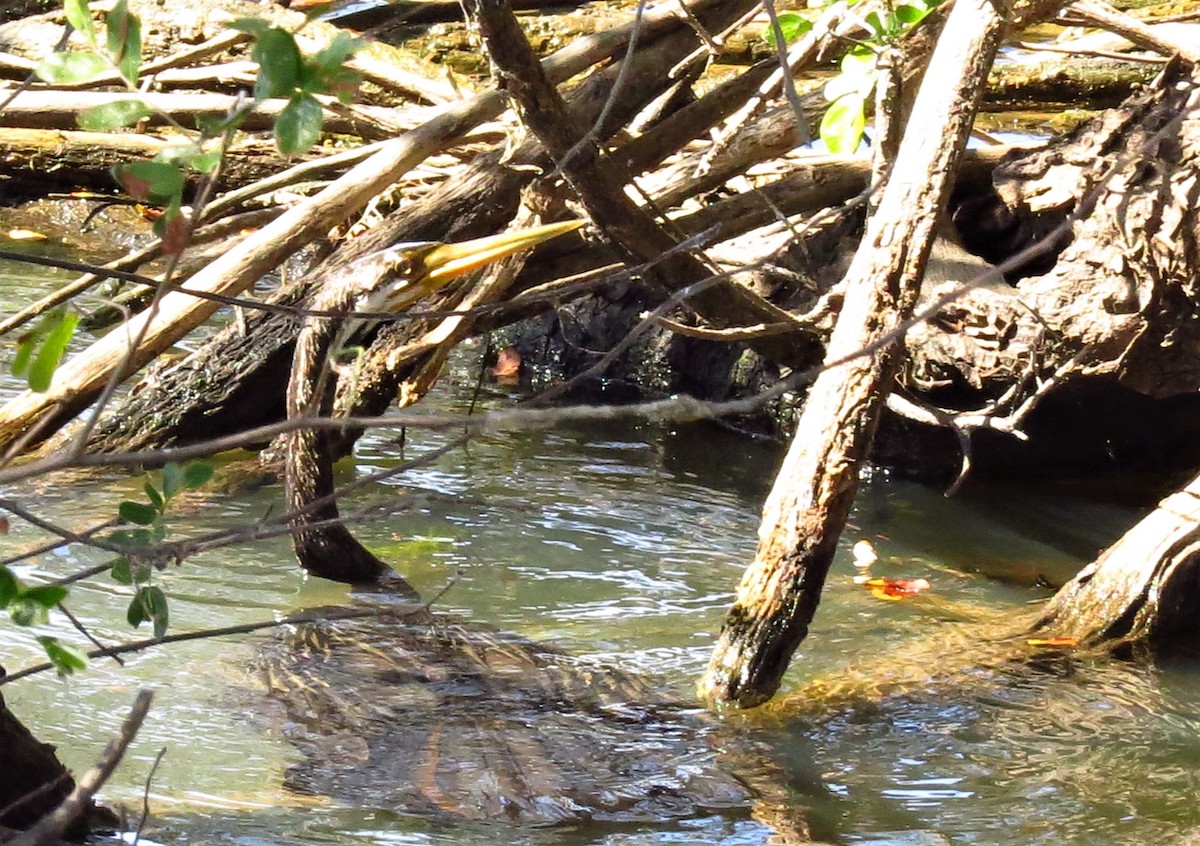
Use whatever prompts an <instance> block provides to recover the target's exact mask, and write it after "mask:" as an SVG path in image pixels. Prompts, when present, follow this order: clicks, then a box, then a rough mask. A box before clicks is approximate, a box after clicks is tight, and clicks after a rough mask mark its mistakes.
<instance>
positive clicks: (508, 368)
mask: <svg viewBox="0 0 1200 846" xmlns="http://www.w3.org/2000/svg"><path fill="white" fill-rule="evenodd" d="M488 373H490V374H491V375H492V376H493V377H495V379H496V381H497V382H501V383H503V384H506V385H510V384H513V383H515V382H518V381H520V378H521V354H520V353H519V352H517V348H516V347H513V346H508V347H504V348H503V349H501V350H500V354H499V355H498V356H497V357H496V363H495V364H494V365H493V366H492V367H489V368H488Z"/></svg>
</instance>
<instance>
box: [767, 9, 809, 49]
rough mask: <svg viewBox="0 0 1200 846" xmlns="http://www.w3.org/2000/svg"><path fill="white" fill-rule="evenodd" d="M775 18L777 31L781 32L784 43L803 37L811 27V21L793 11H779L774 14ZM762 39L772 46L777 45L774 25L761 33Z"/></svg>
mask: <svg viewBox="0 0 1200 846" xmlns="http://www.w3.org/2000/svg"><path fill="white" fill-rule="evenodd" d="M775 20H776V21H777V22H778V24H779V32H780V33H782V34H783V43H784V44H791V43H792V42H793V41H796V40H797V39H799V38H803V37H804V36H805V35H808V33H809V31H810V30H812V27H813V25H812V21H810V20H809V19H808V18H806V17H804V16H803V15H798V14H796V13H795V12H780V13H779V14H778V15H776V16H775ZM763 40H765V41H766V42H767V43H768V44H770V45H771V46H772V47H778V46H779V40H778V39H777V38H776V37H775V27H773V26H771V27H767V31H766V32H765V33H763Z"/></svg>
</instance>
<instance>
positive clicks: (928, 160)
mask: <svg viewBox="0 0 1200 846" xmlns="http://www.w3.org/2000/svg"><path fill="white" fill-rule="evenodd" d="M1056 5H1057V4H1053V3H1041V4H1033V5H1025V6H1023V7H1021V12H1020V13H1019V15H1020V16H1021V17H1023V18H1024V19H1025V20H1032V19H1035V18H1037V17H1040V16H1042V15H1044V14H1046V13H1047V12H1050V11H1052V10H1053V9H1054V8H1056ZM1009 23H1010V21H1009V20H1008V19H1007V18H1006V14H1005V11H1004V10H1002V9H999V8H997V7H994V6H993V5H991V3H988V2H977V3H964V2H959V3H957V4H955V7H954V9H953V10H952V11H951V13H950V17H949V19H948V20H947V23H946V28H945V30H944V31H943V33H942V36H941V37H940V38H939V40H938V45H937V47H936V48H935V50H934V53H933V57H932V59H931V61H930V66H929V70H928V71H927V72H926V74H925V80H926V82H925V84H923V85H922V86H921V89H920V92H919V93H918V95H917V99H916V102H915V104H914V106H913V112H912V117H911V120H910V125H913V126H919V127H921V131H920V133H910V134H907V135H906V136H905V138H904V141H903V142H902V144H901V148H900V152H899V154H898V155H897V159H896V162H895V163H894V166H893V169H892V172H893V174H896V176H893V178H891V179H889V181H888V183H887V184H886V185H885V187H884V189H883V195H882V197H881V199H880V201H879V204H878V206H877V208H876V210H875V212H874V214H872V216H871V218H870V219H869V221H868V224H867V231H866V234H865V235H864V237H863V241H862V244H861V245H860V247H859V250H858V252H857V253H856V255H855V258H854V261H853V263H852V264H851V267H850V270H849V272H848V273H847V288H846V294H845V300H844V302H843V306H842V311H841V314H840V315H839V317H838V322H837V326H836V327H835V329H834V332H833V335H832V336H831V338H830V341H829V346H828V351H827V355H826V369H825V370H824V371H823V372H822V373H821V375H820V376H819V377H818V378H817V381H816V383H815V384H814V385H813V387H812V389H811V390H810V391H809V396H808V399H807V401H806V404H805V409H804V413H803V415H802V417H801V419H800V423H799V424H798V426H797V428H796V434H795V436H794V437H793V441H792V445H791V448H790V449H789V451H788V455H787V457H786V458H785V459H784V465H783V467H782V468H781V469H780V472H779V475H778V476H777V477H776V482H775V486H774V488H773V489H772V492H771V495H770V497H769V498H768V500H767V504H766V505H765V506H764V509H763V521H762V524H761V526H760V530H759V548H758V551H757V553H756V555H755V560H754V562H753V564H751V566H750V568H749V569H748V570H747V571H746V574H745V576H744V577H743V579H742V582H741V584H740V585H739V586H738V591H737V596H736V598H735V602H734V605H733V607H732V608H731V609H730V611H729V612H728V613H727V615H726V618H725V622H724V625H723V627H722V630H721V635H720V638H719V641H718V643H717V646H716V648H715V649H714V651H713V655H712V658H711V660H710V662H709V666H708V669H707V670H706V672H705V675H704V677H703V679H702V680H701V682H700V685H699V689H700V693H701V695H702V696H704V697H705V698H707V699H709V700H711V701H716V702H721V703H731V704H736V705H738V706H741V707H751V706H754V705H758V704H761V703H762V702H764V701H766V700H767V699H769V698H770V697H771V696H773V695H774V693H775V691H776V690H778V688H779V684H780V682H781V680H782V678H783V673H784V671H785V670H786V668H787V665H788V662H789V660H790V659H791V656H792V653H793V652H794V651H795V649H796V647H797V646H798V645H799V644H800V642H801V641H802V640H803V639H804V637H805V636H806V635H807V633H808V625H809V623H810V621H811V620H812V617H813V615H814V613H815V612H816V608H817V604H818V603H819V601H820V593H821V588H822V587H823V585H824V582H825V576H826V574H827V573H828V570H829V566H830V564H831V563H832V560H833V553H834V550H835V547H836V543H837V538H838V537H839V536H840V534H841V531H842V529H843V527H844V526H845V521H846V518H847V517H848V515H849V511H850V507H851V505H852V504H853V501H854V495H855V492H856V490H857V484H858V472H859V465H860V463H861V462H862V461H863V460H865V459H866V457H867V455H868V453H869V451H870V447H871V442H872V439H873V436H874V432H875V427H876V425H877V424H878V420H879V415H880V413H881V411H882V408H883V405H884V400H885V398H886V395H887V393H888V391H889V390H890V388H891V382H892V380H893V378H894V376H895V374H896V373H897V372H898V370H899V366H900V362H901V357H900V355H899V350H898V344H897V343H896V341H897V335H896V330H897V327H899V326H900V325H901V324H902V323H904V322H905V321H906V320H907V319H908V318H909V316H910V315H911V313H912V309H913V308H914V306H915V304H916V300H917V294H918V291H919V288H920V281H921V276H922V273H923V269H924V264H925V261H926V258H927V257H928V254H929V251H930V249H931V247H932V245H933V241H934V237H935V228H936V227H935V220H936V218H937V216H938V214H939V212H940V211H941V209H943V208H944V206H945V203H946V199H947V197H948V194H949V190H950V178H951V175H952V174H953V173H954V171H955V168H956V164H957V161H958V159H959V157H960V155H961V152H962V150H963V149H964V148H965V146H966V140H967V136H968V133H969V132H970V127H971V121H972V119H973V116H974V113H975V107H976V105H977V103H978V101H979V98H980V96H981V95H982V91H983V84H984V81H985V79H986V74H987V70H988V68H989V67H990V66H991V64H992V61H993V59H994V57H995V55H996V51H997V49H998V48H999V46H1000V43H1001V40H1002V38H1003V35H1004V33H1005V31H1006V29H1007V28H1008V25H1009Z"/></svg>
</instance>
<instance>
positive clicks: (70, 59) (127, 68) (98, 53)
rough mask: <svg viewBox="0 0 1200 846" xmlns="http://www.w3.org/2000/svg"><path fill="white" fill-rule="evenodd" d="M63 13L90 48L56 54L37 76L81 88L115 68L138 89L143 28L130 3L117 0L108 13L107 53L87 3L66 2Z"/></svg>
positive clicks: (79, 0) (80, 0) (58, 83)
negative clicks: (81, 85) (84, 83)
mask: <svg viewBox="0 0 1200 846" xmlns="http://www.w3.org/2000/svg"><path fill="white" fill-rule="evenodd" d="M63 10H64V11H65V12H66V15H67V22H68V23H69V24H71V26H72V28H74V29H75V31H76V32H78V33H79V34H80V35H82V36H83V39H84V41H86V42H87V45H88V46H87V49H84V50H72V51H70V52H56V53H53V54H52V55H50V56H49V57H48V58H47V59H46V60H45V61H44V62H42V63H41V64H40V65H38V68H37V75H38V76H39V77H41V78H42V79H43V80H44V81H46V82H49V83H51V84H57V85H77V84H79V83H82V82H90V81H91V80H93V79H96V78H97V77H99V76H102V75H103V74H105V73H108V72H109V71H110V70H114V69H115V70H116V71H117V73H119V74H120V75H121V78H122V79H124V80H125V82H126V83H127V84H129V85H130V86H136V85H137V78H138V73H139V72H140V70H141V67H142V25H141V22H140V21H139V20H138V17H137V15H134V14H131V13H130V11H129V9H128V7H127V4H126V0H117V3H116V5H114V6H113V8H112V11H110V12H109V13H108V16H107V19H106V21H105V40H104V49H103V50H102V49H101V46H100V38H99V35H98V33H97V32H96V26H95V23H94V22H93V21H92V13H91V10H90V9H89V8H88V4H87V0H64V3H63Z"/></svg>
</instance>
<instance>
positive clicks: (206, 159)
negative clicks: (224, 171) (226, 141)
mask: <svg viewBox="0 0 1200 846" xmlns="http://www.w3.org/2000/svg"><path fill="white" fill-rule="evenodd" d="M224 155H225V151H224V150H223V149H221V148H220V147H217V148H216V149H213V150H209V151H207V152H204V153H201V154H200V155H198V156H196V157H195V158H193V159H192V167H194V168H195V169H196V170H198V171H200V172H201V173H205V174H211V173H213V172H214V171H215V170H216V169H217V165H219V164H220V163H221V158H222V157H223V156H224Z"/></svg>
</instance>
